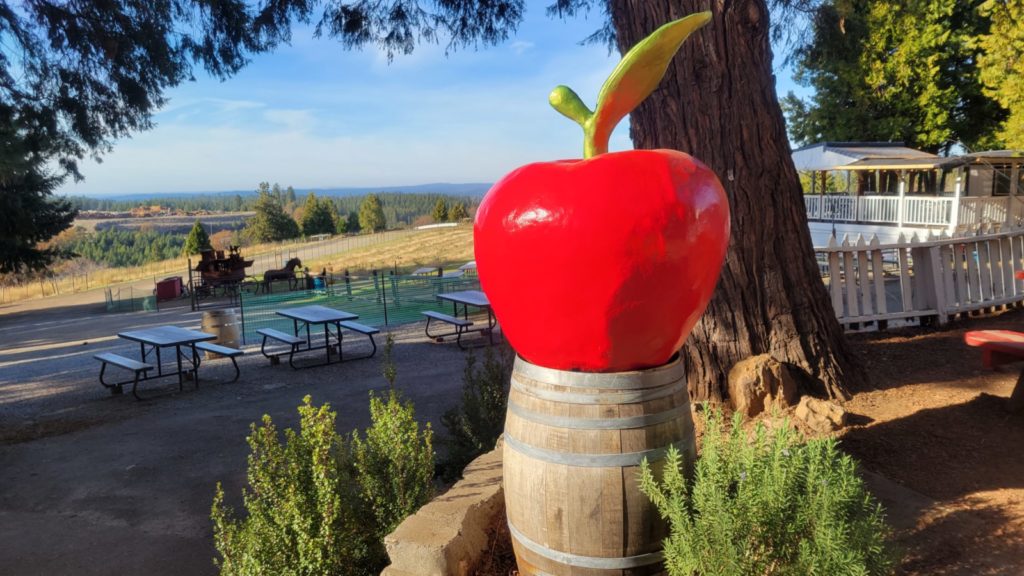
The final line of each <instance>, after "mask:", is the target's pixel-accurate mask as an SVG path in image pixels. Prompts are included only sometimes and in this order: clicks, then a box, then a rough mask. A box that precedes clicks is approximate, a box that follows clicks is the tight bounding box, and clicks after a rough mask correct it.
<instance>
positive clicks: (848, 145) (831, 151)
mask: <svg viewBox="0 0 1024 576" xmlns="http://www.w3.org/2000/svg"><path fill="white" fill-rule="evenodd" d="M937 158H939V156H936V155H935V154H931V153H929V152H924V151H922V150H915V149H914V148H908V147H907V146H905V145H903V143H902V142H819V143H817V144H812V145H810V146H804V147H802V148H798V149H796V150H794V151H793V163H794V164H796V169H797V170H841V169H846V168H847V167H848V166H849V165H850V164H853V163H855V162H859V161H863V160H880V159H884V160H912V159H913V160H931V159H937Z"/></svg>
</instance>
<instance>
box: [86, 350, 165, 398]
mask: <svg viewBox="0 0 1024 576" xmlns="http://www.w3.org/2000/svg"><path fill="white" fill-rule="evenodd" d="M93 358H95V359H97V360H99V361H100V362H102V363H103V365H102V366H101V367H100V384H102V385H103V387H104V388H106V389H108V390H110V393H111V394H122V393H124V385H125V384H127V383H128V382H112V383H107V382H106V381H105V380H104V379H103V375H104V374H105V373H106V372H107V364H113V365H114V366H117V367H118V368H124V369H125V370H130V371H132V372H133V373H134V375H135V377H134V378H133V380H132V396H134V397H135V399H136V400H142V398H140V397H139V394H138V392H136V389H137V388H138V387H139V374H145V373H146V372H149V371H150V370H152V369H153V368H154V366H153V365H152V364H146V363H145V362H139V361H138V360H133V359H131V358H128V357H125V356H121V355H120V354H114V353H113V352H103V353H102V354H96V355H94V356H93Z"/></svg>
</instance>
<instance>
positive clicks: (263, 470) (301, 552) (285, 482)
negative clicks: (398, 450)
mask: <svg viewBox="0 0 1024 576" xmlns="http://www.w3.org/2000/svg"><path fill="white" fill-rule="evenodd" d="M299 415H300V425H299V432H298V433H296V432H295V431H294V430H290V429H288V430H285V431H284V444H281V442H280V441H279V436H278V432H277V428H276V427H275V426H274V423H273V422H272V421H271V419H270V416H263V423H262V425H261V426H257V425H256V424H255V423H254V424H253V425H252V427H251V433H250V435H249V437H248V443H249V447H250V449H251V451H252V452H251V454H250V455H249V472H248V484H249V486H248V488H247V489H243V492H242V494H243V500H244V504H245V509H246V511H247V512H248V515H247V516H246V517H245V518H244V519H236V516H235V514H234V511H233V510H232V509H231V508H230V507H228V506H226V505H225V504H224V491H223V489H222V488H221V485H220V483H218V484H217V492H216V495H215V496H214V500H213V511H212V513H211V518H212V519H213V533H214V544H215V546H216V548H217V551H218V552H219V553H220V556H221V559H220V560H219V561H216V560H215V563H216V564H217V565H218V567H219V568H220V573H221V574H224V575H238V576H241V575H257V574H274V575H281V576H292V575H295V576H298V575H309V576H312V575H320V574H339V575H352V576H356V575H362V574H370V573H372V570H370V569H360V568H361V567H368V560H369V557H370V555H371V554H370V552H371V548H372V546H371V545H372V544H373V542H372V541H371V540H370V538H369V537H368V536H369V535H368V534H366V533H365V530H364V525H363V523H362V522H363V518H364V517H365V516H366V515H367V512H368V509H367V507H366V506H365V504H364V501H363V499H362V498H361V497H360V494H359V488H358V487H359V484H358V482H356V481H355V475H354V472H355V468H354V466H353V465H352V461H351V457H350V454H349V447H348V445H347V443H346V442H345V440H344V439H343V438H342V437H341V436H340V435H339V434H338V433H337V432H336V431H335V425H334V422H335V413H334V412H331V411H330V407H329V406H328V405H326V404H325V405H323V406H321V407H319V408H317V407H315V406H313V405H312V403H311V401H310V397H309V396H306V397H305V398H304V399H303V405H302V406H300V407H299Z"/></svg>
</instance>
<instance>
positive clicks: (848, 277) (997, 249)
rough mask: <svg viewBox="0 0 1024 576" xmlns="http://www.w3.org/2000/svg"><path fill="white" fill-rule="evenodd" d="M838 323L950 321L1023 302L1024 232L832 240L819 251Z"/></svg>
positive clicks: (820, 261)
mask: <svg viewBox="0 0 1024 576" xmlns="http://www.w3.org/2000/svg"><path fill="white" fill-rule="evenodd" d="M815 252H816V253H817V257H818V262H819V264H820V267H821V269H822V273H823V276H824V277H825V281H826V283H827V285H828V289H829V292H830V293H831V296H832V306H833V308H834V309H835V312H836V316H837V317H838V318H839V321H840V322H841V323H842V324H844V325H846V326H849V325H851V324H858V325H860V324H864V323H879V326H881V325H882V324H883V323H886V322H888V321H890V320H901V319H917V320H921V319H926V318H934V319H936V320H937V321H938V323H939V324H945V323H946V322H947V321H948V320H949V319H950V317H952V316H955V315H957V314H961V313H966V312H971V311H974V310H981V309H991V308H995V307H998V306H1005V305H1007V304H1012V303H1021V302H1024V281H1021V280H1018V279H1016V277H1015V273H1016V272H1018V271H1020V270H1024V231H1022V230H1013V231H1009V232H1001V233H994V234H993V233H986V234H982V235H974V236H969V237H958V238H950V237H948V236H942V237H937V238H932V237H929V238H926V239H920V238H918V237H917V236H916V235H914V236H912V237H911V238H910V239H909V240H908V239H905V238H903V237H902V235H901V237H900V240H899V241H898V242H896V243H893V244H880V243H879V241H878V238H877V237H875V238H872V239H871V240H870V241H869V240H866V239H865V238H863V237H859V238H857V239H856V240H855V241H851V240H850V239H848V238H844V239H843V241H842V242H841V243H837V242H836V241H835V239H834V238H833V239H832V240H831V241H830V242H829V245H828V246H825V247H819V248H815Z"/></svg>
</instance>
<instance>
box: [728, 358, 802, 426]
mask: <svg viewBox="0 0 1024 576" xmlns="http://www.w3.org/2000/svg"><path fill="white" fill-rule="evenodd" d="M796 399H797V390H796V379H795V378H793V374H792V372H791V370H790V368H789V366H786V365H785V364H783V363H781V362H779V361H778V360H776V359H774V358H772V357H771V356H769V355H768V354H760V355H758V356H752V357H750V358H747V359H745V360H741V361H739V362H737V363H736V364H735V365H734V366H733V367H732V369H731V370H729V400H730V402H731V403H732V407H733V409H734V410H736V411H737V412H741V413H743V414H744V415H745V416H747V417H748V418H750V417H754V416H757V415H758V414H760V413H761V412H764V411H765V409H766V408H768V407H769V406H773V405H774V406H778V407H780V408H786V407H789V406H792V405H793V404H794V403H795V402H796Z"/></svg>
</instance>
